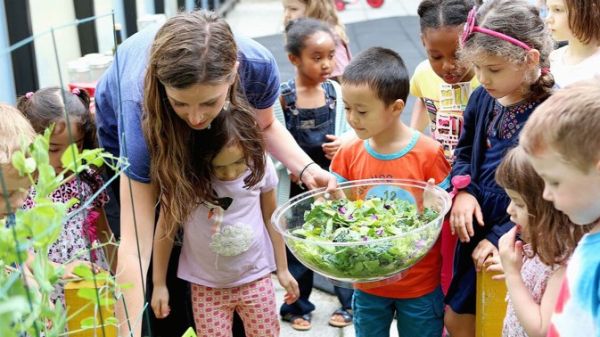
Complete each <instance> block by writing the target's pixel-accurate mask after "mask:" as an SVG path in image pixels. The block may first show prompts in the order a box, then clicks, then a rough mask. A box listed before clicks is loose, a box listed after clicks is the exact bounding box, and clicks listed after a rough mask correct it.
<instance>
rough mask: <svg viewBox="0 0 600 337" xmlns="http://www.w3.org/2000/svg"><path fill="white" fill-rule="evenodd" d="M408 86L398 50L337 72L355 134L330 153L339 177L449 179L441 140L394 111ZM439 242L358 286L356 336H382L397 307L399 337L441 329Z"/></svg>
mask: <svg viewBox="0 0 600 337" xmlns="http://www.w3.org/2000/svg"><path fill="white" fill-rule="evenodd" d="M408 92H409V76H408V71H407V70H406V67H405V65H404V62H403V61H402V58H401V57H400V56H399V55H398V54H397V53H396V52H394V51H392V50H389V49H385V48H370V49H368V50H366V51H364V52H363V53H361V54H359V55H358V56H357V57H355V58H354V59H353V60H352V61H351V62H350V64H349V65H348V66H347V67H346V69H345V71H344V75H343V77H342V97H343V100H344V104H345V106H346V118H347V120H348V123H349V124H350V126H351V127H352V128H353V129H354V131H356V135H357V136H358V138H359V139H357V140H355V141H353V142H351V143H349V144H347V145H345V146H343V147H342V148H341V149H340V150H339V151H338V153H337V154H336V155H335V156H334V158H333V160H332V163H331V171H332V172H333V173H334V174H335V175H336V176H337V178H338V181H340V182H343V181H350V180H359V179H370V178H390V179H414V180H420V181H427V180H429V179H434V180H435V182H436V183H437V184H438V185H439V186H440V187H442V188H448V187H449V186H450V178H449V173H450V165H449V164H448V162H447V161H446V158H445V156H444V151H443V149H442V148H441V145H440V144H439V143H437V142H436V141H434V140H432V139H431V138H429V137H424V136H423V135H422V134H421V133H419V132H418V131H416V130H413V129H411V128H410V127H408V126H407V125H406V124H404V123H403V122H402V120H401V119H400V115H401V113H402V110H403V109H404V105H405V102H406V98H407V96H408ZM441 266H442V260H441V253H440V242H439V240H438V242H437V243H436V244H435V245H434V247H433V248H432V249H431V251H430V252H429V253H428V254H427V255H426V256H425V257H424V258H423V259H422V260H421V261H419V262H418V263H417V264H416V265H415V266H414V267H413V268H411V269H410V270H409V271H408V272H407V273H406V275H405V276H404V277H403V278H402V279H401V280H399V281H396V282H394V283H392V284H389V285H385V286H382V287H377V288H369V289H364V288H361V287H360V286H357V290H356V291H355V293H354V299H353V310H354V326H355V330H356V336H357V337H370V336H377V337H387V336H389V330H390V325H391V323H392V319H393V318H394V313H396V316H397V320H398V332H399V333H400V331H401V335H402V337H412V336H414V337H416V336H419V337H426V336H436V337H439V336H441V335H442V329H443V323H444V319H443V317H444V295H443V294H442V289H441V286H440V275H441Z"/></svg>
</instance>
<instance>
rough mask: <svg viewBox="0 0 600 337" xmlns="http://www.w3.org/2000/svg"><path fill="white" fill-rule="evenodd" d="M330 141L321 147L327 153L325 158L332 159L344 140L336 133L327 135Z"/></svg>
mask: <svg viewBox="0 0 600 337" xmlns="http://www.w3.org/2000/svg"><path fill="white" fill-rule="evenodd" d="M325 137H326V138H327V140H328V142H327V143H323V145H321V147H322V148H323V152H324V153H325V158H327V159H329V160H331V158H333V156H334V155H335V154H336V153H337V152H338V150H339V149H340V146H341V145H342V141H341V139H340V138H339V137H337V136H335V135H325Z"/></svg>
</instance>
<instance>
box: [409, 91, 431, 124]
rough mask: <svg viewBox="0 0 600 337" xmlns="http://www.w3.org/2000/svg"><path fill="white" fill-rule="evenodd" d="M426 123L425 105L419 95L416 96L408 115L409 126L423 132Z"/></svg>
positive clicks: (427, 120) (427, 121)
mask: <svg viewBox="0 0 600 337" xmlns="http://www.w3.org/2000/svg"><path fill="white" fill-rule="evenodd" d="M428 125H429V116H427V107H426V106H425V103H423V100H422V99H421V98H420V97H417V99H416V100H415V105H414V106H413V109H412V114H411V117H410V127H411V128H413V129H415V130H419V131H421V132H423V131H425V129H426V128H427V126H428Z"/></svg>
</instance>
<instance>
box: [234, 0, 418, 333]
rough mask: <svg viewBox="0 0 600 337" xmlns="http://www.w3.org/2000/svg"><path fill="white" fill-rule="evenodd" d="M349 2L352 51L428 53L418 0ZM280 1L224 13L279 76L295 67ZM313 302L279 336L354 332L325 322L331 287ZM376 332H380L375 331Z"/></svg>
mask: <svg viewBox="0 0 600 337" xmlns="http://www.w3.org/2000/svg"><path fill="white" fill-rule="evenodd" d="M355 2H356V3H355V4H349V5H347V7H346V10H345V11H343V12H340V18H341V20H342V22H344V24H345V25H346V32H347V34H348V36H349V38H350V48H351V50H352V53H353V54H355V55H356V54H357V53H359V52H360V51H361V50H364V49H366V48H369V47H372V46H382V47H387V48H391V49H393V50H395V51H397V52H398V53H399V54H400V55H401V56H402V58H403V59H404V61H405V63H406V65H407V67H408V68H409V70H410V72H411V73H412V71H413V70H414V68H415V67H416V65H417V64H418V63H419V62H420V61H421V60H423V59H425V57H426V55H425V52H424V50H423V47H422V46H421V41H420V37H419V25H418V18H417V17H416V9H417V6H418V4H419V0H385V3H384V5H383V6H382V7H381V8H379V9H373V8H370V7H369V6H368V5H367V3H366V1H364V0H358V1H355ZM282 14H283V7H282V5H281V0H241V1H240V2H238V3H237V4H236V6H235V7H234V8H233V10H232V11H230V12H229V13H228V14H227V16H226V18H227V21H228V22H229V24H230V25H231V26H232V28H233V30H234V32H236V33H237V34H242V35H246V36H250V37H253V38H255V39H256V40H257V41H258V42H260V43H261V44H263V45H264V46H265V47H267V48H268V49H269V50H270V51H271V52H272V53H273V55H274V56H275V59H276V60H277V64H278V66H279V70H280V75H281V79H282V80H287V79H290V78H291V77H292V76H294V69H293V67H292V66H291V64H290V63H289V61H288V60H287V55H286V53H285V51H284V49H283V36H282V34H281V32H282V29H283V28H282V20H281V18H282ZM413 102H414V99H413V98H409V100H408V102H407V108H406V110H405V112H404V114H403V117H402V118H403V120H404V121H405V122H408V121H409V120H410V111H411V109H412V104H413ZM274 283H275V285H276V289H277V300H278V304H279V305H280V304H281V301H282V300H283V294H284V291H283V289H282V288H281V287H280V286H279V284H278V283H277V280H276V278H274ZM315 283H316V284H317V287H319V288H322V289H326V290H328V288H329V283H328V282H327V281H326V280H325V279H324V278H322V277H317V278H316V280H315ZM311 301H313V303H315V305H316V310H315V311H314V312H313V322H312V326H313V328H312V329H311V330H309V331H304V332H300V331H295V330H294V329H292V328H291V326H290V325H289V324H288V323H285V322H282V326H281V327H282V329H281V336H282V337H296V336H297V337H308V336H318V337H334V336H335V337H339V336H345V337H353V336H355V333H354V328H353V327H352V326H349V327H346V328H343V329H339V328H334V327H330V326H329V325H328V323H327V322H328V321H329V317H330V315H331V313H332V312H333V311H334V310H336V309H337V308H338V306H339V302H338V300H337V298H336V297H335V296H333V295H331V294H330V293H329V292H325V291H321V290H319V289H315V290H314V291H313V293H312V295H311ZM390 331H391V334H390V336H392V337H397V336H398V333H397V332H396V331H395V328H392V329H390ZM374 337H379V336H374Z"/></svg>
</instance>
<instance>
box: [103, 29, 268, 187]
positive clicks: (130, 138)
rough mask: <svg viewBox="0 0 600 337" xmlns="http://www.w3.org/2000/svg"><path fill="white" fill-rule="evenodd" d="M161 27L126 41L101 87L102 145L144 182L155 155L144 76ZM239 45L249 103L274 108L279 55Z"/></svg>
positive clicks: (244, 40) (257, 46)
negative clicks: (145, 118) (145, 113)
mask: <svg viewBox="0 0 600 337" xmlns="http://www.w3.org/2000/svg"><path fill="white" fill-rule="evenodd" d="M159 28H160V27H159V26H153V27H148V28H146V29H144V30H142V31H140V32H138V33H137V34H135V35H133V36H131V37H130V38H128V39H127V40H125V41H124V42H123V44H121V46H120V47H119V49H118V51H117V56H116V57H115V61H114V62H113V64H112V65H111V66H110V68H109V69H108V70H107V71H106V73H105V74H104V75H103V76H102V78H100V80H99V81H98V84H97V86H96V97H95V99H96V124H97V129H98V139H99V142H100V146H101V147H103V148H104V149H105V150H106V151H109V152H110V153H112V154H113V155H115V156H119V155H122V156H123V157H127V158H128V159H129V163H130V166H129V167H128V168H127V170H126V172H125V173H126V174H127V176H129V177H130V178H131V179H134V180H136V181H139V182H143V183H148V182H150V155H149V153H148V148H147V145H146V141H145V138H144V135H143V132H142V125H141V118H142V107H143V92H144V77H145V74H146V66H147V63H148V54H149V52H150V47H151V46H152V42H153V41H154V36H155V35H156V33H157V32H158V29H159ZM235 41H236V44H237V47H238V61H239V62H240V66H239V68H238V74H239V76H240V81H241V87H242V90H243V91H244V93H245V95H246V97H247V99H248V102H249V103H250V105H252V106H253V107H254V108H256V109H266V108H269V107H271V106H272V105H273V103H275V101H276V100H277V98H278V97H279V70H278V68H277V64H276V63H275V59H274V58H273V55H272V54H271V52H269V51H268V50H267V49H266V48H265V47H263V46H262V45H260V44H259V43H257V42H255V41H253V40H251V39H249V38H245V37H241V36H236V37H235ZM117 65H118V69H117ZM118 80H120V84H119V81H118ZM119 86H120V89H121V90H120V95H119ZM119 102H121V103H120V104H119ZM119 109H121V111H122V122H121V121H119V117H118V111H119ZM119 139H121V141H119Z"/></svg>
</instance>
